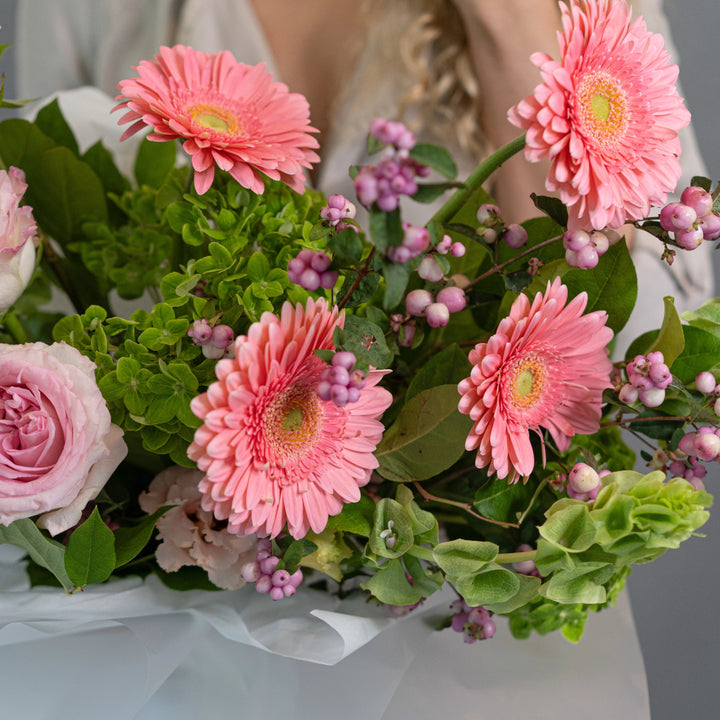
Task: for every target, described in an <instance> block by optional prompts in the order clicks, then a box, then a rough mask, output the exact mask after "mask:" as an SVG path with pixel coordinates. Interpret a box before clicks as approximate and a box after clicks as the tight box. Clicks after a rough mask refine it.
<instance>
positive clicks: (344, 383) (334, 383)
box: [317, 350, 365, 407]
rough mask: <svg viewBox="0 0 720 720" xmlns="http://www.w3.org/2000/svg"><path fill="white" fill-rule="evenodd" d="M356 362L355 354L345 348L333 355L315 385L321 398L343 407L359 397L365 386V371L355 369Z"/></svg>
mask: <svg viewBox="0 0 720 720" xmlns="http://www.w3.org/2000/svg"><path fill="white" fill-rule="evenodd" d="M356 362H357V358H356V357H355V355H354V354H353V353H351V352H348V351H347V350H343V351H341V352H336V353H335V354H334V355H333V357H332V360H331V361H330V365H329V366H328V367H327V368H325V370H323V374H322V375H321V377H320V383H319V384H318V387H317V394H318V395H319V396H320V399H321V400H325V402H330V401H332V402H333V403H335V405H337V406H338V407H345V405H347V404H348V403H349V402H357V401H358V400H359V399H360V391H361V390H362V389H363V388H364V387H365V373H364V372H363V371H362V370H356V369H355V363H356Z"/></svg>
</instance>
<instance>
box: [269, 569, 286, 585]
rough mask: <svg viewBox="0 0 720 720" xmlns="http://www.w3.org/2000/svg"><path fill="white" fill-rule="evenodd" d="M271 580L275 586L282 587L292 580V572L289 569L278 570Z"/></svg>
mask: <svg viewBox="0 0 720 720" xmlns="http://www.w3.org/2000/svg"><path fill="white" fill-rule="evenodd" d="M270 580H271V581H272V584H273V585H274V586H275V587H282V586H283V585H287V584H288V582H290V573H289V572H288V571H287V570H276V571H275V572H274V573H273V574H272V577H271V578H270Z"/></svg>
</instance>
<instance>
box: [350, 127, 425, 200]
mask: <svg viewBox="0 0 720 720" xmlns="http://www.w3.org/2000/svg"><path fill="white" fill-rule="evenodd" d="M370 134H371V135H372V136H373V137H375V138H377V139H378V140H380V142H383V143H386V144H387V145H388V147H387V148H385V150H384V151H383V155H382V160H380V162H379V163H378V164H377V165H364V166H363V167H362V168H360V171H359V172H358V174H357V175H356V177H355V192H356V193H357V196H358V199H359V200H360V202H361V203H362V204H363V205H364V206H365V207H367V208H369V207H371V206H372V205H373V203H377V206H378V207H379V208H380V210H382V211H383V212H392V211H393V210H395V209H396V208H397V206H398V204H399V203H400V197H401V196H402V195H414V194H415V193H416V192H417V191H418V185H417V181H416V178H418V177H427V176H428V175H429V174H430V169H429V168H428V167H426V166H425V165H421V164H420V163H418V162H416V161H415V160H413V159H412V158H411V157H410V155H409V152H408V151H409V150H412V148H413V147H415V135H414V134H413V133H412V132H410V130H408V129H407V128H406V127H405V126H404V125H403V124H402V123H399V122H393V121H391V120H383V119H381V118H378V119H376V120H373V122H372V123H371V124H370Z"/></svg>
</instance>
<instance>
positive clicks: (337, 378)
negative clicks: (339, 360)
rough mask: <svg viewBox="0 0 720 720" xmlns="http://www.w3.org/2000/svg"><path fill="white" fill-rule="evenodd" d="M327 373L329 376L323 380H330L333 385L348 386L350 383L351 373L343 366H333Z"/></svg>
mask: <svg viewBox="0 0 720 720" xmlns="http://www.w3.org/2000/svg"><path fill="white" fill-rule="evenodd" d="M326 372H327V376H325V375H323V379H325V380H328V381H329V382H330V383H331V384H332V385H345V386H347V384H348V382H349V381H350V373H349V372H348V371H347V370H346V369H345V367H343V366H342V365H332V366H331V367H329V368H328V369H327V371H326Z"/></svg>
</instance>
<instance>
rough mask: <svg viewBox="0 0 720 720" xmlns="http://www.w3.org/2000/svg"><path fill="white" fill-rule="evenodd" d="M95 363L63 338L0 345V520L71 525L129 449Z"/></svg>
mask: <svg viewBox="0 0 720 720" xmlns="http://www.w3.org/2000/svg"><path fill="white" fill-rule="evenodd" d="M94 370H95V364H94V363H92V362H91V361H90V360H89V359H88V358H86V357H85V356H84V355H82V354H81V353H80V352H79V351H78V350H76V349H75V348H73V347H71V346H70V345H66V344H65V343H55V344H53V345H45V344H44V343H28V344H25V345H0V524H2V525H9V524H10V523H11V522H13V521H14V520H18V519H20V518H26V517H31V516H34V515H38V514H40V513H44V514H43V515H41V516H40V518H39V519H38V522H37V524H38V525H39V526H40V527H44V528H46V529H47V530H49V531H50V534H51V535H57V534H58V533H60V532H63V531H64V530H67V529H68V528H71V527H72V526H73V525H76V524H77V523H78V522H79V521H80V518H81V515H82V511H83V509H84V508H85V506H86V505H87V503H88V502H90V500H93V499H94V498H95V497H97V495H98V493H99V492H100V490H101V489H102V487H103V486H104V485H105V483H106V482H107V480H108V479H109V477H110V476H111V475H112V473H113V472H114V471H115V468H116V467H117V466H118V465H119V464H120V462H121V461H122V459H123V458H124V457H125V455H126V454H127V446H126V445H125V442H124V440H123V433H122V430H121V429H120V428H119V427H117V425H113V424H112V423H111V422H110V413H109V411H108V408H107V405H106V403H105V398H103V396H102V394H101V392H100V390H99V389H98V386H97V383H96V382H95V372H94Z"/></svg>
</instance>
